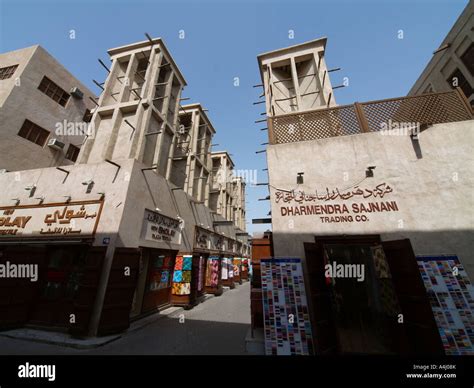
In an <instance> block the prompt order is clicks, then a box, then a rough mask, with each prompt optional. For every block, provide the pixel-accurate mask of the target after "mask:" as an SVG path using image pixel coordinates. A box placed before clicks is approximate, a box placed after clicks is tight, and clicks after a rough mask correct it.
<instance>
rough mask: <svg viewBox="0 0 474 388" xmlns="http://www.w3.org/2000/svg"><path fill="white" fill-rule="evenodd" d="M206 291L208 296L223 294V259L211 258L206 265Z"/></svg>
mask: <svg viewBox="0 0 474 388" xmlns="http://www.w3.org/2000/svg"><path fill="white" fill-rule="evenodd" d="M204 286H205V290H206V293H208V294H214V295H220V294H222V280H221V258H220V257H219V256H209V258H208V259H207V265H206V277H205V283H204Z"/></svg>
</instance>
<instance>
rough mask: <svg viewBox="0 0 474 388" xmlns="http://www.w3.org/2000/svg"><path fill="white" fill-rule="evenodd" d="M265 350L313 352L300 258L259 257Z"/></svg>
mask: <svg viewBox="0 0 474 388" xmlns="http://www.w3.org/2000/svg"><path fill="white" fill-rule="evenodd" d="M260 265H261V279H262V302H263V315H264V333H265V353H266V354H267V355H309V354H313V353H314V352H313V339H312V333H311V322H310V317H309V311H308V303H307V299H306V293H305V287H304V278H303V268H302V264H301V259H298V258H279V259H272V258H270V259H261V260H260Z"/></svg>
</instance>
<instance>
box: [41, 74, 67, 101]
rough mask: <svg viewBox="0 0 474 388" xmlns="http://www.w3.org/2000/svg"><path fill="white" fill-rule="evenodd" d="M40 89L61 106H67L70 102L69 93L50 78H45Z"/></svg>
mask: <svg viewBox="0 0 474 388" xmlns="http://www.w3.org/2000/svg"><path fill="white" fill-rule="evenodd" d="M38 89H39V90H41V91H42V92H43V93H44V94H46V95H47V96H48V97H50V98H52V99H53V100H54V101H56V102H57V103H58V104H59V105H62V106H66V103H67V101H68V100H69V93H67V92H66V91H64V90H63V89H61V88H60V87H59V86H58V85H56V84H55V83H54V82H53V81H51V80H50V79H49V78H48V77H43V80H42V81H41V83H40V85H39V86H38Z"/></svg>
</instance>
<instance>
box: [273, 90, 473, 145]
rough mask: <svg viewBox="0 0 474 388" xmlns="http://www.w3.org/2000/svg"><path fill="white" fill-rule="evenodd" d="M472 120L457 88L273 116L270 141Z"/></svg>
mask: <svg viewBox="0 0 474 388" xmlns="http://www.w3.org/2000/svg"><path fill="white" fill-rule="evenodd" d="M472 119H473V112H472V109H471V106H470V105H469V102H468V100H467V98H466V96H465V95H464V93H463V92H462V90H461V89H460V88H456V89H453V90H451V91H449V92H442V93H429V94H422V95H419V96H408V97H399V98H390V99H386V100H377V101H368V102H364V103H357V102H356V103H354V104H352V105H342V106H337V107H332V108H327V109H319V110H311V111H307V112H299V113H289V114H285V115H279V116H276V117H269V118H268V134H269V143H270V144H283V143H293V142H299V141H307V140H316V139H324V138H328V137H336V136H345V135H355V134H359V133H367V132H378V131H382V130H384V129H390V126H391V125H392V124H393V123H396V124H397V125H399V124H401V125H409V124H414V125H415V126H419V127H424V126H427V125H432V124H439V123H450V122H455V121H464V120H472Z"/></svg>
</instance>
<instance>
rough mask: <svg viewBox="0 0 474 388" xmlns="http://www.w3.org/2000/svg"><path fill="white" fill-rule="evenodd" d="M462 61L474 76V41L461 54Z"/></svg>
mask: <svg viewBox="0 0 474 388" xmlns="http://www.w3.org/2000/svg"><path fill="white" fill-rule="evenodd" d="M461 61H462V63H464V66H466V67H467V69H468V70H469V72H470V73H471V75H472V76H474V43H471V45H470V46H469V48H468V49H467V50H466V51H465V52H464V54H463V55H461Z"/></svg>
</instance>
